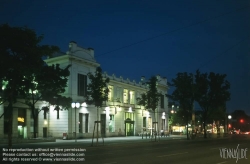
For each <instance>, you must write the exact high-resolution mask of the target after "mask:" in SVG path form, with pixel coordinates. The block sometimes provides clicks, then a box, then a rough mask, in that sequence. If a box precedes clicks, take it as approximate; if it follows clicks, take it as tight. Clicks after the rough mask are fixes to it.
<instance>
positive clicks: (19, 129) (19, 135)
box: [17, 125, 23, 138]
mask: <svg viewBox="0 0 250 164" xmlns="http://www.w3.org/2000/svg"><path fill="white" fill-rule="evenodd" d="M17 128H18V138H23V126H22V125H18V127H17Z"/></svg>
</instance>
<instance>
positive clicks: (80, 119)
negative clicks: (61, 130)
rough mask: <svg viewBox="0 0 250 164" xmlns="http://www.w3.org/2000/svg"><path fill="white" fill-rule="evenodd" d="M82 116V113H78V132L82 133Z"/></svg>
mask: <svg viewBox="0 0 250 164" xmlns="http://www.w3.org/2000/svg"><path fill="white" fill-rule="evenodd" d="M82 117H83V114H82V113H79V133H82Z"/></svg>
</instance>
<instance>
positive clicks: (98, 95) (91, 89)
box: [86, 67, 109, 108]
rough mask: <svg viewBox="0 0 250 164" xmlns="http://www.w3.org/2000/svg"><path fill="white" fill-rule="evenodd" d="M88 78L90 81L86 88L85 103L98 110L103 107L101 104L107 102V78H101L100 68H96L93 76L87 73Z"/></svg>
mask: <svg viewBox="0 0 250 164" xmlns="http://www.w3.org/2000/svg"><path fill="white" fill-rule="evenodd" d="M88 78H89V79H90V83H89V84H88V87H87V89H88V90H87V95H86V102H87V104H93V105H95V106H96V107H97V108H100V107H102V106H103V102H106V101H108V93H109V89H108V83H109V78H104V77H103V75H102V69H101V67H97V68H96V71H95V74H94V75H93V74H92V73H88Z"/></svg>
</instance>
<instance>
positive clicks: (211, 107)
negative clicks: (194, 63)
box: [195, 70, 230, 138]
mask: <svg viewBox="0 0 250 164" xmlns="http://www.w3.org/2000/svg"><path fill="white" fill-rule="evenodd" d="M225 78H226V75H225V74H215V73H214V72H210V73H209V74H207V73H200V71H199V70H197V71H196V75H195V87H196V92H195V100H196V101H197V102H198V104H199V105H200V107H201V110H202V119H203V128H204V138H206V129H205V127H206V124H207V120H208V119H209V117H216V116H215V115H214V114H220V115H223V113H225V104H226V101H228V100H230V92H229V89H230V83H229V82H228V81H227V80H226V79H225Z"/></svg>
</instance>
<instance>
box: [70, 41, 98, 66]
mask: <svg viewBox="0 0 250 164" xmlns="http://www.w3.org/2000/svg"><path fill="white" fill-rule="evenodd" d="M67 54H69V55H73V56H76V57H79V58H82V59H85V60H88V61H91V62H96V60H95V58H94V49H93V48H82V47H79V46H78V45H77V43H76V42H75V41H71V42H69V51H68V53H67Z"/></svg>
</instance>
